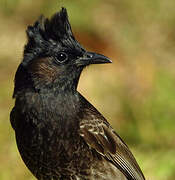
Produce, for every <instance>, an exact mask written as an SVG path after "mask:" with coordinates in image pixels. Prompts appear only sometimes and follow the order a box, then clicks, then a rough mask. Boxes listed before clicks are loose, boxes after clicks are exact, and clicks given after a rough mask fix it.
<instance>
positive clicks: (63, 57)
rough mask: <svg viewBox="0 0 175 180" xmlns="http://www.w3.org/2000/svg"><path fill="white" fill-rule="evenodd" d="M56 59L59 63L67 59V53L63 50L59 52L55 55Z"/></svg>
mask: <svg viewBox="0 0 175 180" xmlns="http://www.w3.org/2000/svg"><path fill="white" fill-rule="evenodd" d="M56 60H57V61H58V62H60V63H62V62H65V61H67V60H68V55H67V54H66V53H65V52H60V53H58V54H57V55H56Z"/></svg>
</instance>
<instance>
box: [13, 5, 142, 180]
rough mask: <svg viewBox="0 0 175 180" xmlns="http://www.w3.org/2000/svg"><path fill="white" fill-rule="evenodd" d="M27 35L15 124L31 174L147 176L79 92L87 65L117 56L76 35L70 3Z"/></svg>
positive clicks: (56, 179) (107, 179) (51, 177)
mask: <svg viewBox="0 0 175 180" xmlns="http://www.w3.org/2000/svg"><path fill="white" fill-rule="evenodd" d="M26 34H27V43H26V45H25V46H24V53H23V59H22V61H21V62H20V64H19V66H18V68H17V71H16V74H15V79H14V93H13V98H14V99H15V104H14V107H13V108H12V110H11V113H10V122H11V126H12V128H13V129H14V131H15V137H16V144H17V147H18V150H19V153H20V155H21V158H22V160H23V161H24V163H25V165H26V166H27V168H28V169H29V170H30V172H31V173H32V174H33V175H34V176H35V178H36V179H38V180H145V177H144V175H143V173H142V171H141V169H140V167H139V165H138V163H137V161H136V159H135V158H134V156H133V154H132V153H131V151H130V150H129V148H128V146H127V145H126V144H125V142H124V141H123V140H122V139H121V138H120V136H119V135H118V134H117V133H116V132H115V130H114V129H113V128H112V126H111V125H110V124H109V123H108V121H107V120H106V119H105V118H104V117H103V115H102V114H101V113H100V112H99V111H98V110H97V109H96V108H95V107H94V106H93V105H92V104H91V103H90V102H88V100H86V98H85V97H83V96H82V95H81V94H80V93H79V92H78V90H77V86H78V82H79V78H80V75H81V73H82V71H83V69H84V68H86V67H87V66H89V65H92V64H105V63H111V60H110V59H109V58H108V57H106V56H104V55H102V54H98V53H95V52H90V51H87V50H85V48H84V47H83V46H82V45H81V44H80V43H79V42H78V41H77V40H76V39H75V36H74V34H73V31H72V28H71V25H70V22H69V18H68V13H67V9H66V8H64V7H63V8H61V9H60V10H59V11H58V12H56V13H55V14H53V15H52V16H51V17H50V18H45V17H44V16H43V15H42V16H40V17H39V19H38V20H37V21H36V22H34V24H33V25H29V26H28V27H27V30H26Z"/></svg>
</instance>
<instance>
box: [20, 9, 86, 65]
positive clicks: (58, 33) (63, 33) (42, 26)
mask: <svg viewBox="0 0 175 180" xmlns="http://www.w3.org/2000/svg"><path fill="white" fill-rule="evenodd" d="M26 32H27V37H28V43H27V45H26V46H25V49H24V61H23V64H26V63H27V62H28V61H30V60H31V59H34V58H37V57H38V56H41V55H47V54H49V52H50V50H52V49H53V48H54V47H56V46H58V45H59V46H61V47H69V48H73V49H81V50H83V48H82V47H81V45H80V44H79V43H78V42H77V41H76V39H75V38H74V35H73V33H72V30H71V25H70V23H69V20H68V14H67V10H66V8H62V9H61V11H60V12H57V13H55V14H54V15H53V16H52V17H51V18H50V19H48V18H45V17H44V16H40V18H39V19H38V20H37V21H36V22H35V23H34V25H33V26H28V28H27V31H26Z"/></svg>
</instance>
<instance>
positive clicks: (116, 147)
mask: <svg viewBox="0 0 175 180" xmlns="http://www.w3.org/2000/svg"><path fill="white" fill-rule="evenodd" d="M89 116H91V119H90V118H89ZM89 116H87V117H88V119H87V120H83V121H82V122H80V135H81V136H82V137H83V138H84V140H85V141H86V143H87V144H88V145H89V147H90V148H93V149H95V150H96V151H97V152H98V153H100V154H101V155H102V156H104V157H105V158H106V159H107V160H109V161H110V162H111V163H113V164H114V165H115V166H116V167H117V168H118V169H120V170H121V171H122V172H123V173H124V174H125V176H126V177H127V178H128V179H129V180H145V178H144V176H143V173H142V171H141V170H140V167H139V166H138V164H137V162H136V160H135V158H134V156H133V155H132V153H131V152H130V150H129V148H128V147H127V145H126V144H125V143H124V142H123V141H122V139H121V138H120V137H119V136H118V135H117V134H116V133H115V131H114V130H113V129H112V127H111V126H110V125H109V124H108V122H107V121H106V120H105V119H104V118H103V116H101V118H100V117H99V115H98V116H97V118H95V117H96V116H94V114H93V115H92V113H91V115H90V114H89ZM85 117H86V116H85Z"/></svg>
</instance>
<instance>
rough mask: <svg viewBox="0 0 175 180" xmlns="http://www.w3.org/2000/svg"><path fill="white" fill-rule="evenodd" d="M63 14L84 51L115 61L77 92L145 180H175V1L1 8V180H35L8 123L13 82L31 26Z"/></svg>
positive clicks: (39, 1)
mask: <svg viewBox="0 0 175 180" xmlns="http://www.w3.org/2000/svg"><path fill="white" fill-rule="evenodd" d="M62 6H65V7H66V8H67V9H68V13H69V17H70V21H71V24H72V29H73V31H74V33H75V35H76V37H77V39H78V40H79V41H80V42H81V44H83V45H84V47H86V48H87V49H88V50H91V51H96V52H99V53H102V54H104V55H106V56H108V57H110V58H111V59H112V60H113V63H112V64H109V65H93V66H91V67H89V68H87V69H86V70H85V71H84V73H83V74H82V77H81V79H80V84H79V91H80V92H81V93H82V94H83V95H84V96H85V97H86V98H87V99H88V100H89V101H90V102H92V104H94V105H95V106H96V107H97V109H99V110H100V111H101V112H102V114H104V115H105V117H106V118H107V119H108V120H109V121H110V123H111V124H112V126H113V127H114V128H115V129H116V131H117V132H118V133H119V134H120V136H121V137H122V138H123V139H124V140H125V141H126V143H127V144H128V145H129V147H130V148H131V150H132V152H133V153H134V155H135V156H136V159H137V160H138V162H139V164H140V166H141V168H142V170H143V172H144V174H145V176H146V178H147V180H174V179H175V125H174V124H175V123H174V122H175V60H174V56H175V10H174V9H175V1H174V0H168V1H164V0H154V1H148V0H142V1H140V0H134V1H130V0H35V1H34V0H0V83H1V86H0V180H34V179H35V178H34V177H33V176H32V175H31V174H30V172H29V171H28V170H27V168H26V167H25V165H24V163H23V162H22V160H21V158H20V156H19V153H18V152H17V148H16V144H15V138H14V132H13V130H12V128H11V126H10V122H9V113H10V110H11V108H12V107H13V104H14V101H13V100H12V98H11V97H12V92H13V79H14V75H15V71H16V68H17V66H18V64H19V63H20V61H21V59H22V53H23V46H24V44H25V42H26V35H25V29H26V26H27V25H28V24H32V23H33V22H34V21H35V20H36V19H37V18H38V16H39V15H40V14H44V15H45V16H51V15H52V14H53V13H54V12H56V11H58V10H60V8H61V7H62Z"/></svg>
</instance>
